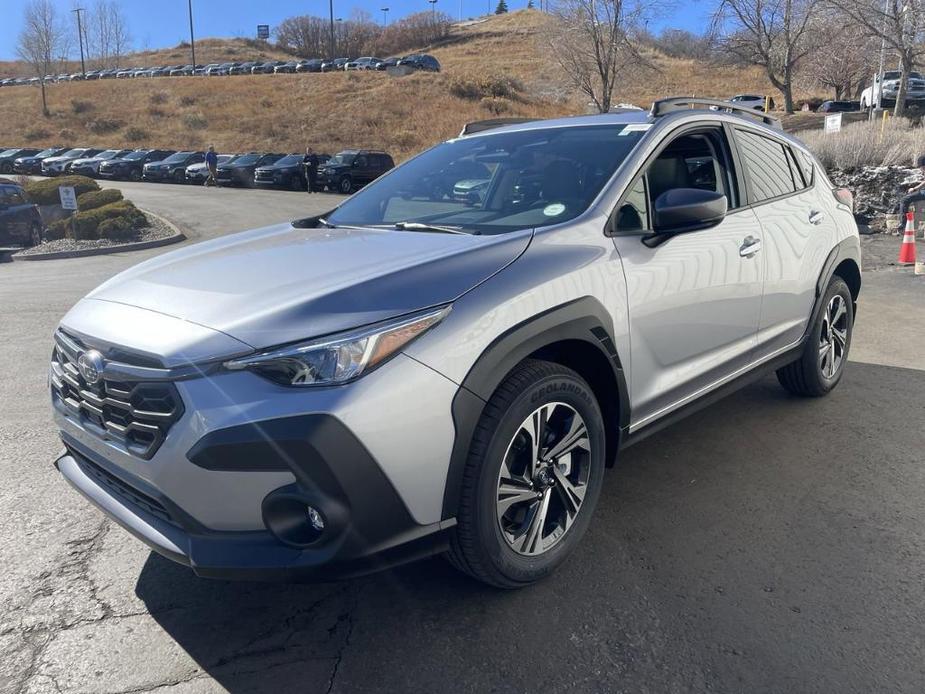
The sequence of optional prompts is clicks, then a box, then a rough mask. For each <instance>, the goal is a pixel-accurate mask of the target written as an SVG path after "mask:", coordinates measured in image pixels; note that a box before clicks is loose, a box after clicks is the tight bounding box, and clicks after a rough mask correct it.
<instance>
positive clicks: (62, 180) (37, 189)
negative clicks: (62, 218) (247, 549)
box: [26, 176, 100, 205]
mask: <svg viewBox="0 0 925 694" xmlns="http://www.w3.org/2000/svg"><path fill="white" fill-rule="evenodd" d="M61 186H74V188H75V192H76V193H77V195H78V196H80V195H83V194H84V193H87V192H90V191H94V190H99V189H100V187H99V185H98V184H97V182H96V181H94V180H93V179H92V178H87V177H86V176H61V177H58V178H46V179H44V180H41V181H30V182H29V183H28V184H27V185H26V194H27V195H28V196H29V199H30V200H32V202H34V203H35V204H36V205H57V204H58V203H60V202H61V198H60V196H59V194H58V188H60V187H61Z"/></svg>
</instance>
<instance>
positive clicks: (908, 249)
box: [898, 210, 915, 265]
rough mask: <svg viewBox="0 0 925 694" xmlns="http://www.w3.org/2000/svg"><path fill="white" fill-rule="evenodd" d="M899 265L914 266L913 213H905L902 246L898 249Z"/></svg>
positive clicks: (910, 211)
mask: <svg viewBox="0 0 925 694" xmlns="http://www.w3.org/2000/svg"><path fill="white" fill-rule="evenodd" d="M898 264H899V265H915V212H913V211H912V210H909V211H908V212H906V229H905V231H904V232H903V245H902V246H900V247H899V261H898Z"/></svg>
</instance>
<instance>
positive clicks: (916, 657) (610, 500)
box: [0, 184, 925, 694]
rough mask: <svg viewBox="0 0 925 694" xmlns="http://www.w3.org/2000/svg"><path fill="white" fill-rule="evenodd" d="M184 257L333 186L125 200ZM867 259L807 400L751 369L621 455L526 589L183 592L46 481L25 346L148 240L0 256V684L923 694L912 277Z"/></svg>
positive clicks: (423, 568) (921, 473)
mask: <svg viewBox="0 0 925 694" xmlns="http://www.w3.org/2000/svg"><path fill="white" fill-rule="evenodd" d="M120 187H121V188H122V189H123V190H124V191H125V192H126V194H127V197H130V198H131V199H133V200H135V201H136V203H138V204H139V205H140V206H142V207H144V208H146V209H149V210H151V211H154V212H157V213H159V214H162V215H163V216H166V217H167V218H168V219H171V220H172V221H174V222H176V223H178V224H179V225H181V226H183V227H184V228H185V229H187V230H188V231H189V236H190V238H191V242H192V241H195V240H201V239H204V238H209V237H212V236H215V235H219V234H223V233H228V232H231V231H235V230H240V229H245V228H250V227H254V226H259V225H262V224H268V223H273V222H276V221H284V220H288V219H291V218H294V217H297V216H299V215H304V214H310V213H318V212H322V211H324V210H326V209H327V208H328V207H329V206H330V205H331V203H332V202H334V201H335V200H336V198H335V197H334V196H326V195H318V196H313V197H309V196H307V195H305V194H301V195H300V194H294V193H279V192H263V191H248V192H246V193H245V192H239V191H228V190H206V189H201V188H195V189H193V188H185V187H178V186H172V185H162V186H155V185H147V184H124V185H121V186H120ZM898 243H899V240H898V239H895V238H884V239H873V240H871V239H865V257H868V258H870V259H871V263H870V265H871V267H872V268H876V269H873V270H872V271H869V272H867V274H866V275H865V277H864V282H865V287H864V290H863V292H862V300H861V302H860V307H859V317H858V324H857V330H856V333H855V338H854V344H853V346H852V354H851V357H852V363H851V364H849V367H848V371H847V373H846V375H845V378H844V380H843V381H842V383H841V385H840V386H839V388H838V389H837V390H836V391H835V392H834V393H833V394H832V395H831V396H830V397H828V398H825V399H823V400H816V401H804V400H797V399H793V398H790V397H788V396H786V395H785V394H784V392H783V391H782V390H781V389H780V388H779V387H778V386H777V384H776V382H775V381H774V379H773V378H771V379H764V380H762V381H760V382H758V383H755V384H753V385H751V386H749V387H747V388H746V389H744V390H742V391H740V392H739V393H737V394H735V395H733V396H731V397H729V398H727V399H725V400H723V401H721V402H719V403H717V404H716V405H714V406H712V407H710V408H707V409H705V410H703V411H701V412H699V413H697V414H695V415H693V416H692V417H690V418H689V419H687V420H686V421H684V422H682V423H680V424H677V425H675V426H673V427H671V428H669V429H666V430H665V431H663V432H661V433H659V434H658V435H657V436H654V437H652V438H650V439H648V440H647V441H645V442H643V443H641V444H639V445H638V446H637V447H634V448H632V449H629V450H628V451H626V453H625V454H624V456H623V457H622V460H621V463H620V465H619V466H618V467H617V468H616V469H614V470H612V471H611V472H610V473H609V474H608V475H607V477H606V478H605V489H604V491H603V493H602V495H601V501H600V504H599V507H598V509H597V512H596V515H595V519H594V522H593V524H592V527H591V530H590V531H589V533H588V535H587V536H586V538H585V540H584V542H583V543H582V545H581V547H580V548H579V550H578V551H577V552H576V554H575V555H574V556H573V557H572V559H571V560H570V561H569V562H568V563H567V564H566V565H565V566H564V567H563V568H562V570H561V571H559V572H558V573H557V574H555V575H554V576H553V577H552V578H551V579H549V580H547V581H546V582H544V583H542V584H540V585H538V586H536V587H533V588H530V589H526V590H521V591H518V592H500V591H495V590H492V589H489V588H485V587H483V586H481V585H479V584H476V583H474V582H472V581H470V580H469V579H467V578H465V577H463V576H460V575H458V574H457V573H455V572H454V571H453V570H452V569H451V568H450V567H449V566H448V565H447V564H446V563H444V562H443V561H442V560H440V559H434V560H430V561H425V562H421V563H418V564H413V565H409V566H406V567H403V568H401V569H398V570H395V571H391V572H387V573H383V574H379V575H375V576H371V577H367V578H364V579H360V580H355V581H349V582H341V583H330V584H315V585H284V584H254V583H224V582H218V581H207V580H203V579H198V578H196V577H195V576H193V575H192V574H191V573H190V572H189V570H187V569H186V568H184V567H182V566H178V565H175V564H172V563H171V562H169V561H167V560H165V559H163V558H161V557H159V556H157V555H154V554H152V553H151V552H149V551H148V550H147V549H146V548H145V547H144V546H143V545H142V544H140V543H139V542H137V541H136V540H134V539H133V538H132V537H130V536H129V535H128V534H127V533H125V532H124V531H123V530H122V529H121V528H119V527H118V526H116V525H115V524H112V523H109V522H108V521H106V520H105V519H104V518H103V516H102V515H101V514H100V513H99V512H97V511H96V510H95V509H94V508H92V507H91V506H90V505H89V504H88V503H86V502H85V501H84V500H83V499H82V498H81V497H79V495H78V494H77V493H76V492H74V491H72V490H71V489H70V488H69V487H68V486H67V484H66V483H65V482H64V481H63V480H61V479H60V478H59V476H58V475H57V473H56V472H55V470H54V468H53V466H52V464H51V462H52V460H53V458H54V457H55V455H56V454H57V453H58V451H59V449H60V445H59V443H58V441H57V436H56V432H55V430H54V428H53V427H52V425H51V417H50V414H49V405H48V401H47V400H48V398H47V394H46V371H47V360H48V356H49V353H50V347H51V333H52V331H53V329H54V326H55V324H56V322H57V320H58V319H59V318H60V316H61V315H62V314H63V313H64V312H65V311H66V310H67V309H68V308H69V307H70V306H71V305H72V304H73V303H74V302H75V301H76V300H77V299H78V298H79V297H80V296H82V295H83V294H84V293H86V292H87V291H89V290H90V289H91V288H92V287H93V286H95V285H96V284H98V283H99V282H101V281H102V280H103V279H105V278H107V277H109V276H111V275H112V274H114V273H115V272H117V271H119V270H121V269H123V268H125V267H127V266H129V265H131V264H134V263H136V262H138V261H140V260H142V259H144V258H146V257H150V256H151V255H155V254H157V253H161V252H164V251H165V250H167V249H157V250H155V251H150V252H142V253H136V254H116V255H111V256H100V257H95V258H86V259H75V260H61V261H47V262H38V263H14V264H6V265H0V364H3V375H2V377H0V473H2V474H0V533H2V538H3V540H2V542H0V566H2V567H3V571H2V572H0V692H16V693H20V692H22V693H26V692H30V693H31V692H92V693H94V694H97V693H117V692H159V691H162V692H170V693H171V694H174V693H176V694H187V693H196V694H199V693H201V692H216V691H230V692H257V691H262V692H268V691H269V692H275V691H299V692H310V693H313V692H380V691H384V692H433V691H438V690H449V691H473V692H488V691H492V692H533V691H544V692H546V691H549V692H561V691H608V692H658V693H663V692H687V691H709V692H765V691H767V692H780V691H800V692H839V693H841V692H873V691H877V692H885V691H891V692H922V691H925V626H923V625H925V504H923V499H925V465H923V459H925V435H923V433H922V432H923V427H925V396H923V393H925V348H923V346H925V324H923V321H922V316H923V309H925V277H912V274H911V270H899V269H897V268H895V267H890V266H889V264H888V262H889V258H890V257H892V256H893V255H894V254H895V252H896V249H898Z"/></svg>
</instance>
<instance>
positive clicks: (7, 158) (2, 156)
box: [0, 147, 41, 174]
mask: <svg viewBox="0 0 925 694" xmlns="http://www.w3.org/2000/svg"><path fill="white" fill-rule="evenodd" d="M40 151H41V150H39V149H32V148H25V149H23V148H20V147H14V148H13V149H7V150H4V151H2V152H0V173H5V174H10V173H13V162H14V161H16V159H18V158H19V157H31V156H33V155H36V154H38V153H39V152H40Z"/></svg>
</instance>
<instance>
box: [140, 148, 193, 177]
mask: <svg viewBox="0 0 925 694" xmlns="http://www.w3.org/2000/svg"><path fill="white" fill-rule="evenodd" d="M205 160H206V153H205V152H177V153H176V154H171V155H170V156H169V157H167V158H166V159H164V160H162V161H152V162H151V163H149V164H145V165H144V168H143V169H142V174H141V178H142V179H143V180H145V181H173V182H174V183H186V167H187V166H192V165H193V164H198V163H199V162H201V161H205Z"/></svg>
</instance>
